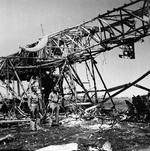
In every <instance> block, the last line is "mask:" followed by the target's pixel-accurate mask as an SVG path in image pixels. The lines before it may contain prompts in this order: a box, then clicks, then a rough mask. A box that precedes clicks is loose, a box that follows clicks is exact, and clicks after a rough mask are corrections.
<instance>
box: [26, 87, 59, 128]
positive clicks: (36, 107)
mask: <svg viewBox="0 0 150 151" xmlns="http://www.w3.org/2000/svg"><path fill="white" fill-rule="evenodd" d="M59 96H60V95H59V93H58V88H57V87H54V89H53V90H52V91H51V93H50V94H49V98H48V100H49V101H48V105H47V108H46V110H47V111H49V118H48V119H49V120H48V121H49V125H50V126H51V125H52V122H53V115H54V113H55V121H56V124H57V125H58V124H59V108H60V100H61V99H60V97H59ZM41 99H42V96H41V93H40V91H39V88H38V86H36V85H32V86H31V92H30V95H29V97H28V106H29V108H30V112H31V114H30V115H31V121H30V128H31V130H33V131H34V130H39V129H42V127H41V126H40V121H41V118H42V114H41V113H40V107H41ZM50 110H51V112H50Z"/></svg>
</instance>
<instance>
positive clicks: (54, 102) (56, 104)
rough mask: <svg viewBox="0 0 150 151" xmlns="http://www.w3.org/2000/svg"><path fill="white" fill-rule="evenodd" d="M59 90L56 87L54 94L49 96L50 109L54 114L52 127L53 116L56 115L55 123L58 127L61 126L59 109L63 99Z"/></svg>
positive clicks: (51, 116)
mask: <svg viewBox="0 0 150 151" xmlns="http://www.w3.org/2000/svg"><path fill="white" fill-rule="evenodd" d="M58 91H59V88H57V87H55V88H54V89H53V90H52V92H51V93H50V94H49V98H48V99H49V103H48V109H51V110H52V112H51V114H50V119H49V122H50V123H49V124H50V126H51V124H52V118H53V114H54V113H55V121H56V125H59V109H60V101H61V98H60V96H59V93H58Z"/></svg>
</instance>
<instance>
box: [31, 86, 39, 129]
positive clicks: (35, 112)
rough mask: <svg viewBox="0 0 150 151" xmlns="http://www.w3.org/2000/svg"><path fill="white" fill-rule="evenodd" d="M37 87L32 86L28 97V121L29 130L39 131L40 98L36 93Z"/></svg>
mask: <svg viewBox="0 0 150 151" xmlns="http://www.w3.org/2000/svg"><path fill="white" fill-rule="evenodd" d="M37 89H38V88H37V87H36V86H34V85H33V86H32V87H31V94H30V96H29V102H28V103H29V108H30V111H31V121H30V127H31V130H39V129H41V127H40V102H39V101H40V96H39V94H38V93H37Z"/></svg>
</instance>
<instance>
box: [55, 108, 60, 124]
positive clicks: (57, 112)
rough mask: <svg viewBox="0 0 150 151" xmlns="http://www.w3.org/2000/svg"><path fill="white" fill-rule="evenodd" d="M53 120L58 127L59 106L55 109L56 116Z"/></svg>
mask: <svg viewBox="0 0 150 151" xmlns="http://www.w3.org/2000/svg"><path fill="white" fill-rule="evenodd" d="M55 119H56V125H57V126H58V125H59V106H58V107H57V108H56V114H55Z"/></svg>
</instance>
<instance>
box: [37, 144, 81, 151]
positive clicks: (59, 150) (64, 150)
mask: <svg viewBox="0 0 150 151" xmlns="http://www.w3.org/2000/svg"><path fill="white" fill-rule="evenodd" d="M77 149H78V144H77V143H69V144H63V145H51V146H47V147H44V148H40V149H38V150H36V151H73V150H77Z"/></svg>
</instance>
